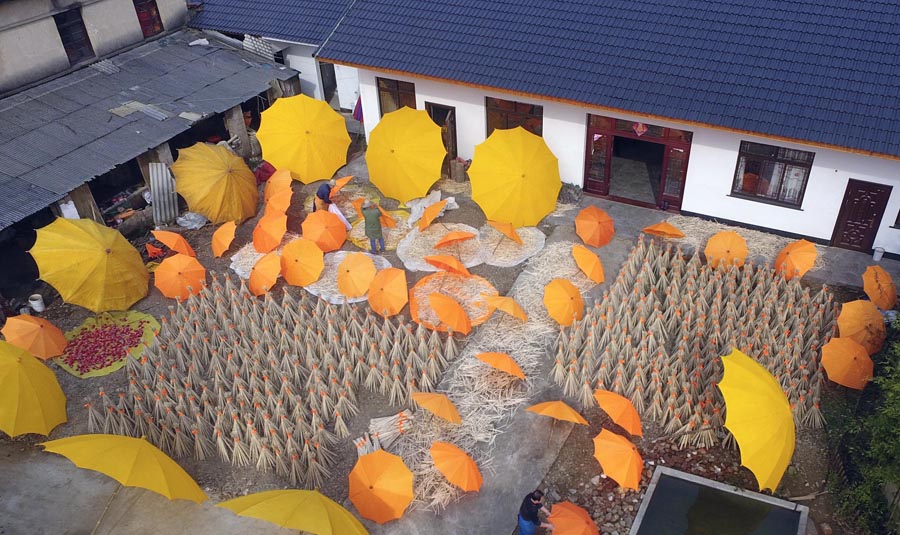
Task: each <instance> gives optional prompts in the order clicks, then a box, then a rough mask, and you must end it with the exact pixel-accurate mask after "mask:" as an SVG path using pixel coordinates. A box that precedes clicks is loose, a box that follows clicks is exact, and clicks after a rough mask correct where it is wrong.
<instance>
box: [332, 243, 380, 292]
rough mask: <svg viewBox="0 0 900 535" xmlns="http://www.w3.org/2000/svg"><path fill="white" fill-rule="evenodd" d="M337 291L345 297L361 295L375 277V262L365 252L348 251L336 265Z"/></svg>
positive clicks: (366, 290)
mask: <svg viewBox="0 0 900 535" xmlns="http://www.w3.org/2000/svg"><path fill="white" fill-rule="evenodd" d="M337 270H338V273H337V286H338V291H340V292H341V293H342V294H344V295H346V296H347V297H362V296H364V295H366V292H368V291H369V284H371V283H372V279H374V278H375V272H376V271H377V270H376V269H375V262H373V261H372V259H371V258H369V256H368V255H367V254H365V253H349V254H348V255H347V257H346V258H344V260H343V261H342V262H341V263H340V265H338V268H337Z"/></svg>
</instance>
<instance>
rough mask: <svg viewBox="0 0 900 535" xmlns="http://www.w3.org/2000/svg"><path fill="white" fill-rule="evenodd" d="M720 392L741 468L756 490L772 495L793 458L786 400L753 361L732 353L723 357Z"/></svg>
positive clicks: (791, 420) (775, 382)
mask: <svg viewBox="0 0 900 535" xmlns="http://www.w3.org/2000/svg"><path fill="white" fill-rule="evenodd" d="M722 364H723V366H724V367H725V372H724V375H723V377H722V380H721V381H720V382H719V384H718V387H719V390H721V391H722V397H724V398H725V409H726V411H725V427H726V428H727V429H728V430H729V431H731V434H732V435H734V439H735V440H736V441H737V443H738V447H739V448H740V450H741V464H742V465H743V466H746V467H747V468H749V469H750V471H751V472H753V475H754V476H756V480H757V481H758V482H759V490H763V489H771V490H772V491H774V490H775V489H776V488H777V487H778V483H779V482H780V481H781V476H783V475H784V471H785V470H786V469H787V467H788V464H789V463H790V462H791V457H792V456H793V454H794V443H795V430H794V415H793V413H792V412H791V405H790V402H789V401H788V398H787V396H786V395H785V394H784V391H782V389H781V385H780V384H778V380H777V379H775V378H774V377H772V374H770V373H769V372H768V370H766V369H765V368H763V367H762V365H760V364H759V363H757V362H756V361H755V360H753V359H751V358H750V357H748V356H747V355H745V354H743V353H741V352H740V351H738V350H737V349H732V351H731V354H729V355H726V356H724V357H722Z"/></svg>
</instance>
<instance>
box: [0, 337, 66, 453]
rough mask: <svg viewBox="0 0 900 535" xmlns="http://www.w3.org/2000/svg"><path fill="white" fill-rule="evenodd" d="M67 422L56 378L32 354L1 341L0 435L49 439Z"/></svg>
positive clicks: (64, 405) (64, 400)
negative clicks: (54, 431)
mask: <svg viewBox="0 0 900 535" xmlns="http://www.w3.org/2000/svg"><path fill="white" fill-rule="evenodd" d="M65 422H66V396H65V395H63V391H62V388H60V387H59V382H57V380H56V375H54V374H53V372H52V371H50V368H48V367H47V366H45V365H44V364H43V363H41V361H39V360H38V359H36V358H34V357H33V356H31V354H30V353H28V352H27V351H25V350H24V349H22V348H20V347H16V346H14V345H12V344H10V343H8V342H3V341H0V431H3V432H4V433H6V434H7V435H9V436H11V437H16V436H19V435H24V434H26V433H37V434H39V435H49V434H50V431H52V430H53V428H54V427H56V426H57V425H59V424H61V423H65Z"/></svg>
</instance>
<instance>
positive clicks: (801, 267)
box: [775, 240, 819, 279]
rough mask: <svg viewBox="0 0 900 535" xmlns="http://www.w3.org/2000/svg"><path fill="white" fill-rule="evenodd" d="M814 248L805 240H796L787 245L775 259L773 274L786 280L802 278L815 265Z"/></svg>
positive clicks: (815, 255)
mask: <svg viewBox="0 0 900 535" xmlns="http://www.w3.org/2000/svg"><path fill="white" fill-rule="evenodd" d="M817 256H819V253H817V252H816V246H815V244H814V243H812V242H808V241H806V240H797V241H794V242H791V243H789V244H787V245H786V246H785V247H784V249H782V250H781V252H779V253H778V256H777V257H775V272H776V273H781V274H782V275H784V278H786V279H792V278H794V276H795V275H796V276H798V277H802V276H803V275H805V274H806V272H807V271H809V270H810V269H812V267H813V264H815V263H816V257H817Z"/></svg>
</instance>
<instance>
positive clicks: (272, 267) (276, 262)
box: [250, 252, 281, 295]
mask: <svg viewBox="0 0 900 535" xmlns="http://www.w3.org/2000/svg"><path fill="white" fill-rule="evenodd" d="M279 273H281V258H279V256H278V253H275V252H272V253H269V254H267V255H266V256H264V257H262V258H260V259H259V260H257V261H256V264H255V265H254V266H253V269H252V270H250V293H252V294H253V295H262V294H264V293H266V292H268V291H269V290H271V289H272V287H273V286H275V281H277V280H278V274H279Z"/></svg>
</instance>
